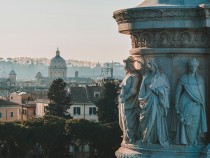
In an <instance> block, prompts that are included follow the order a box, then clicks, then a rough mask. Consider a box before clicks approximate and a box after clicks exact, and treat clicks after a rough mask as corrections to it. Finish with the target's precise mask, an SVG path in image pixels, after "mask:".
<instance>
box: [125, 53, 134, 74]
mask: <svg viewBox="0 0 210 158" xmlns="http://www.w3.org/2000/svg"><path fill="white" fill-rule="evenodd" d="M135 61H136V60H135V59H134V57H132V56H129V57H128V58H127V59H125V60H123V62H124V63H125V70H126V71H134V70H135V68H134V62H135Z"/></svg>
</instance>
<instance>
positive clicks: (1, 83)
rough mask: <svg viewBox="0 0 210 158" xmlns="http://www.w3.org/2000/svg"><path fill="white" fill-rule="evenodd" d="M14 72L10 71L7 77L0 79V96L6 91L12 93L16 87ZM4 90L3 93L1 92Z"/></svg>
mask: <svg viewBox="0 0 210 158" xmlns="http://www.w3.org/2000/svg"><path fill="white" fill-rule="evenodd" d="M16 76H17V75H16V72H15V70H11V71H10V73H9V75H8V76H7V77H5V76H3V77H2V78H0V96H3V95H5V92H6V91H9V92H12V91H14V90H15V87H16ZM1 90H4V91H1Z"/></svg>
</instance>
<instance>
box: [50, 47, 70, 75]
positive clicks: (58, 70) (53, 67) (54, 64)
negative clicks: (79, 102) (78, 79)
mask: <svg viewBox="0 0 210 158" xmlns="http://www.w3.org/2000/svg"><path fill="white" fill-rule="evenodd" d="M48 77H50V78H66V77H67V67H66V61H65V60H64V59H63V58H62V57H61V56H60V51H59V50H58V49H57V51H56V56H55V57H54V58H52V59H51V60H50V66H49V68H48Z"/></svg>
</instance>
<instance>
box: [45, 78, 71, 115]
mask: <svg viewBox="0 0 210 158" xmlns="http://www.w3.org/2000/svg"><path fill="white" fill-rule="evenodd" d="M65 87H66V82H64V81H63V79H61V78H58V79H56V80H54V81H53V83H52V85H51V86H50V88H49V91H48V94H47V96H48V98H49V99H50V103H49V106H48V107H46V113H45V114H46V115H53V116H58V117H63V118H71V116H70V114H69V112H68V111H67V110H68V109H69V108H70V106H71V97H70V94H68V93H67V91H66V90H65Z"/></svg>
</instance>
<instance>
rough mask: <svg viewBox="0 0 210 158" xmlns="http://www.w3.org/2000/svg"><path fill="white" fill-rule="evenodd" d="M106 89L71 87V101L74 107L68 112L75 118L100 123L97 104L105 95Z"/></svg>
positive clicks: (98, 87)
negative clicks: (104, 90)
mask: <svg viewBox="0 0 210 158" xmlns="http://www.w3.org/2000/svg"><path fill="white" fill-rule="evenodd" d="M103 89H104V87H101V86H82V87H71V88H70V93H71V99H72V103H73V105H72V106H71V108H70V109H69V110H68V111H69V113H70V114H71V116H72V117H73V118H76V119H77V118H84V119H87V120H90V121H98V117H97V115H96V111H97V107H96V105H95V102H96V101H97V100H98V99H100V97H101V96H102V94H103Z"/></svg>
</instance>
